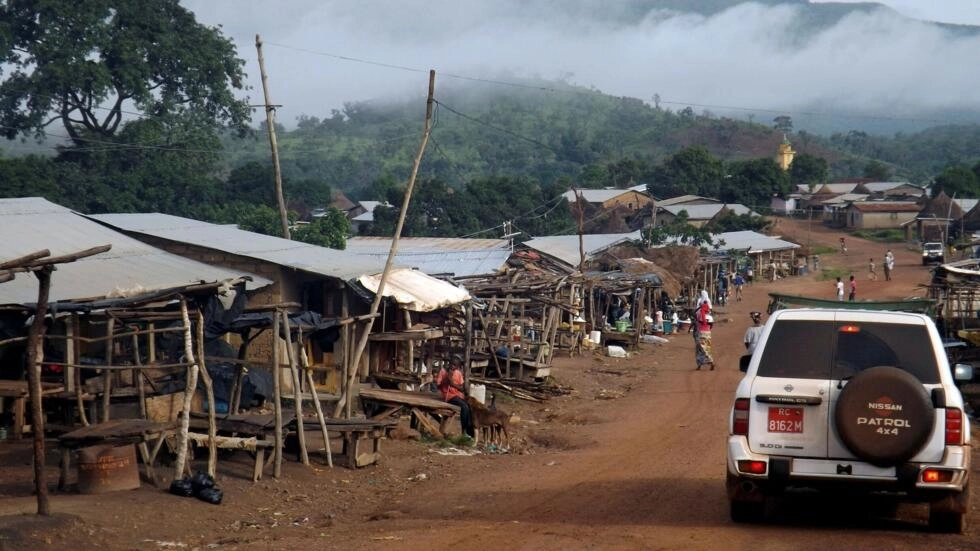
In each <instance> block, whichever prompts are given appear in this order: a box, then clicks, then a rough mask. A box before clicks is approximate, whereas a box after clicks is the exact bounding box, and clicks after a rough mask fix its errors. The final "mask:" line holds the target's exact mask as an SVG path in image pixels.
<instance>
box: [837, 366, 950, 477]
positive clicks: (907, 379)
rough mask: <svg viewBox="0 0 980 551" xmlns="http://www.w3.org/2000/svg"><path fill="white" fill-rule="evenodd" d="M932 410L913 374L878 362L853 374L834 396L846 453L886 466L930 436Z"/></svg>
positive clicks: (908, 454) (912, 452)
mask: <svg viewBox="0 0 980 551" xmlns="http://www.w3.org/2000/svg"><path fill="white" fill-rule="evenodd" d="M935 417H936V411H935V409H934V408H933V407H932V400H930V398H929V393H928V392H926V389H925V388H924V387H923V386H922V383H921V382H919V380H918V379H916V378H915V376H914V375H912V374H910V373H908V372H906V371H902V370H901V369H898V368H897V367H888V366H878V367H872V368H870V369H866V370H864V371H862V372H861V373H858V374H857V375H855V376H854V377H853V378H852V379H851V380H850V381H849V382H848V383H847V386H845V387H844V389H843V390H842V391H841V393H840V395H839V396H838V398H837V406H836V408H835V410H834V424H835V426H836V427H837V434H838V435H839V436H840V439H841V441H843V442H844V445H845V446H847V449H849V450H851V453H853V454H854V455H856V456H857V457H859V458H860V459H863V460H865V461H867V462H869V463H872V464H874V465H878V466H881V467H887V466H892V465H896V464H898V463H901V462H903V461H906V460H908V459H910V458H911V457H912V456H914V455H915V454H916V453H918V452H919V450H921V449H922V446H924V445H925V443H926V442H927V441H928V440H929V435H930V434H931V433H932V428H933V425H934V423H935Z"/></svg>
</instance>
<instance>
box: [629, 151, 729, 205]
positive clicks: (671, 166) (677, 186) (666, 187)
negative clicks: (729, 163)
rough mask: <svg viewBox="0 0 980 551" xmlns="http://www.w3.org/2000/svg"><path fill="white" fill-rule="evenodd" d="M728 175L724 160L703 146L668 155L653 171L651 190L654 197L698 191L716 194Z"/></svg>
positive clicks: (711, 194)
mask: <svg viewBox="0 0 980 551" xmlns="http://www.w3.org/2000/svg"><path fill="white" fill-rule="evenodd" d="M724 176H725V169H724V165H723V164H722V162H721V161H720V160H718V159H716V158H715V157H713V156H712V155H711V153H708V150H707V149H705V148H704V147H701V146H695V147H689V148H687V149H683V150H681V151H679V152H678V153H676V154H675V155H673V156H671V157H669V158H667V159H665V160H664V162H662V163H661V164H659V165H657V166H655V167H654V168H653V170H651V172H650V183H649V184H648V186H647V187H648V190H649V191H650V194H651V195H653V196H654V197H675V196H678V195H687V194H697V195H706V196H709V197H714V196H715V195H716V194H717V192H718V188H719V182H720V181H721V180H722V179H723V178H724Z"/></svg>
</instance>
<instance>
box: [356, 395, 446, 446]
mask: <svg viewBox="0 0 980 551" xmlns="http://www.w3.org/2000/svg"><path fill="white" fill-rule="evenodd" d="M361 403H362V404H363V405H364V409H365V414H366V415H368V416H369V417H370V419H372V420H374V421H381V420H384V419H388V418H389V417H391V416H392V415H394V414H395V413H399V412H402V411H409V412H410V413H411V414H412V418H413V419H414V420H415V421H416V422H417V423H418V424H419V425H420V426H421V427H422V428H423V429H425V431H426V432H428V433H430V434H431V435H432V436H434V437H436V438H441V437H442V436H443V435H444V434H445V433H446V427H447V425H448V424H449V421H451V420H452V418H453V417H455V416H456V415H458V414H459V407H458V406H454V405H453V404H450V403H448V402H444V401H443V400H442V397H441V396H439V395H437V394H429V393H425V392H406V391H403V390H385V389H380V388H368V389H363V390H361ZM372 407H376V408H380V409H381V411H377V412H374V414H373V415H372V411H368V410H369V409H372ZM433 418H434V419H435V421H433Z"/></svg>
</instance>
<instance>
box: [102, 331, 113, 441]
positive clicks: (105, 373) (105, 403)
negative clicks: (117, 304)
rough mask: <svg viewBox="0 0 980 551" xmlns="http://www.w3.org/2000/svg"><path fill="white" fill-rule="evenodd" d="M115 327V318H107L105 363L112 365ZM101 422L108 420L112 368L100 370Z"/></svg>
mask: <svg viewBox="0 0 980 551" xmlns="http://www.w3.org/2000/svg"><path fill="white" fill-rule="evenodd" d="M115 328H116V320H115V319H113V318H109V321H108V322H107V324H106V337H108V338H107V339H106V341H105V364H106V365H112V348H113V342H114V341H113V337H112V335H113V333H114V332H115ZM102 392H103V394H102V422H103V423H106V422H108V421H109V402H110V397H111V394H112V370H111V369H104V370H102Z"/></svg>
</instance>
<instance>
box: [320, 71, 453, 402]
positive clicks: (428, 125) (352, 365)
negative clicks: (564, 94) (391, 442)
mask: <svg viewBox="0 0 980 551" xmlns="http://www.w3.org/2000/svg"><path fill="white" fill-rule="evenodd" d="M435 90H436V72H435V71H434V70H432V71H429V95H428V97H427V98H426V101H425V123H424V124H423V127H422V143H420V144H419V149H418V152H417V153H416V154H415V162H414V163H412V174H411V175H410V176H409V178H408V185H407V186H406V187H405V198H404V199H403V200H402V208H401V212H400V213H399V214H398V222H397V223H396V224H395V233H394V235H393V236H392V238H391V248H390V249H389V250H388V260H387V261H386V262H385V267H384V271H383V272H381V280H380V281H379V282H378V290H377V292H376V293H375V294H374V300H372V301H371V309H370V310H369V316H370V317H369V318H368V320H367V324H365V326H364V327H363V331H362V332H361V334H360V338H359V339H358V341H357V347H356V348H355V349H354V357H353V360H352V361H350V362H348V366H349V369H350V372H349V373H347V374H346V375H347V378H346V379H345V381H344V382H345V386H344V388H343V393H342V394H341V395H340V401H338V402H337V405H336V407H335V408H334V412H333V416H334V417H340V414H341V413H344V414H345V417H346V418H347V419H350V417H351V402H352V401H353V399H354V396H353V391H354V383H355V382H356V381H357V373H358V370H357V366H358V365H359V364H360V363H361V356H362V355H363V354H364V349H365V348H366V347H367V342H368V337H369V336H370V335H371V328H372V327H374V320H375V317H376V316H375V314H377V312H378V308H379V307H380V305H381V299H382V297H383V296H384V292H385V284H386V283H387V282H388V275H389V274H390V273H391V266H392V264H393V263H394V261H395V256H397V254H398V239H399V238H400V237H401V234H402V228H403V227H404V226H405V216H406V214H407V213H408V204H409V202H410V201H411V200H412V190H413V189H414V188H415V180H416V177H417V176H418V173H419V165H420V164H422V154H423V153H424V152H425V146H426V144H427V143H428V142H429V134H430V133H431V131H432V112H433V110H434V105H435ZM468 349H469V347H468V346H467V350H468ZM467 369H468V368H467Z"/></svg>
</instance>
